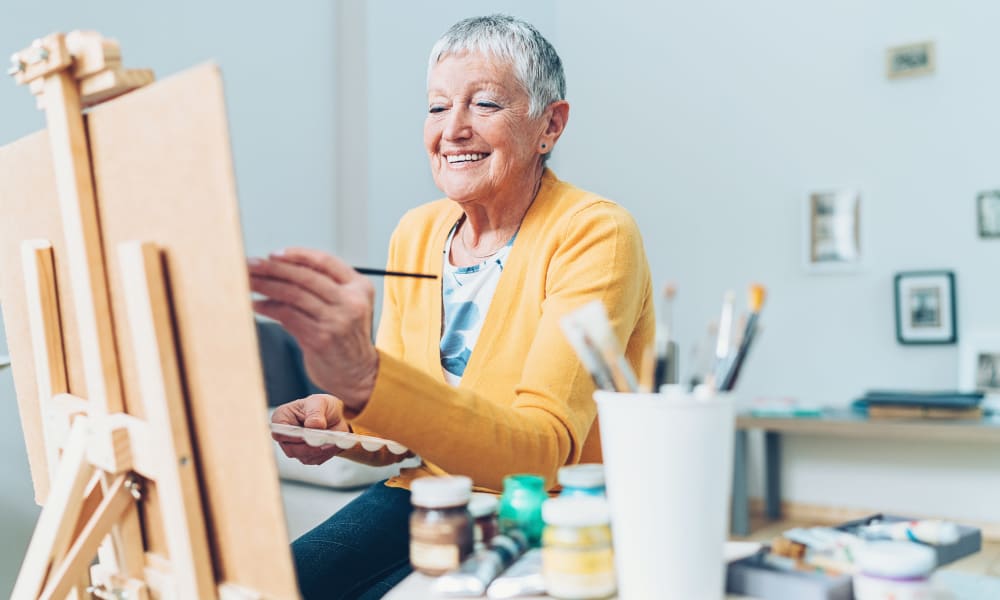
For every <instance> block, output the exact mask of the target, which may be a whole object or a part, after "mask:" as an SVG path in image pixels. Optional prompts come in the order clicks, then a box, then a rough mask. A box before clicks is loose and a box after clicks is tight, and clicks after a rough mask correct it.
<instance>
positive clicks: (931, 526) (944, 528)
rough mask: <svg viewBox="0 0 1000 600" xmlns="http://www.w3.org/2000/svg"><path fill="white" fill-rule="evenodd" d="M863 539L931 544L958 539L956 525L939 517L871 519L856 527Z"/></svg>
mask: <svg viewBox="0 0 1000 600" xmlns="http://www.w3.org/2000/svg"><path fill="white" fill-rule="evenodd" d="M858 535H860V536H861V537H863V538H865V539H883V540H898V541H910V542H923V543H925V544H931V545H935V546H936V545H941V544H954V543H955V542H957V541H958V538H959V533H958V525H956V524H954V523H952V522H950V521H942V520H940V519H924V520H921V521H893V522H885V521H873V522H871V523H869V524H868V525H862V526H861V527H859V528H858Z"/></svg>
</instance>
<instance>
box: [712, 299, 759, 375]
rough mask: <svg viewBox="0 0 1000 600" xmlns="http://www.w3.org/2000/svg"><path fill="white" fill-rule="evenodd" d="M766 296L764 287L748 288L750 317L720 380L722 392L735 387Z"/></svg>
mask: <svg viewBox="0 0 1000 600" xmlns="http://www.w3.org/2000/svg"><path fill="white" fill-rule="evenodd" d="M766 295H767V291H766V290H765V289H764V286H762V285H759V284H754V285H751V286H750V296H749V304H750V315H749V316H748V317H747V323H746V326H745V327H744V329H743V339H741V340H740V345H739V349H738V350H737V351H736V356H735V358H733V361H732V365H730V367H729V369H728V370H727V371H726V374H725V376H724V377H723V378H722V380H721V385H720V386H719V389H720V390H721V391H723V392H728V391H730V390H732V389H733V387H734V386H735V385H736V378H737V377H739V375H740V367H742V366H743V362H744V361H745V360H746V357H747V353H748V352H750V345H751V344H752V343H753V340H754V337H755V336H756V334H757V330H758V329H759V326H758V324H757V321H758V320H759V319H760V309H761V308H763V307H764V298H765V296H766Z"/></svg>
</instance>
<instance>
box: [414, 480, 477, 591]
mask: <svg viewBox="0 0 1000 600" xmlns="http://www.w3.org/2000/svg"><path fill="white" fill-rule="evenodd" d="M471 496H472V480H471V479H469V478H468V477H461V476H457V477H424V478H421V479H418V480H416V481H414V482H413V484H412V485H411V486H410V501H411V502H412V503H413V507H414V508H413V513H412V514H411V515H410V563H411V564H412V565H413V568H414V569H415V570H417V571H419V572H421V573H424V574H425V575H432V576H437V575H441V574H443V573H446V572H448V571H451V570H452V569H457V568H458V567H459V565H460V564H462V561H463V560H464V559H465V557H467V556H468V555H469V554H471V553H472V518H471V516H470V515H469V509H468V504H469V498H470V497H471Z"/></svg>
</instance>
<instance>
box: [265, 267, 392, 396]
mask: <svg viewBox="0 0 1000 600" xmlns="http://www.w3.org/2000/svg"><path fill="white" fill-rule="evenodd" d="M247 264H248V266H249V269H250V288H251V289H252V290H253V291H255V292H257V293H258V294H261V295H263V296H266V297H267V299H266V300H257V301H255V302H254V310H255V311H257V312H258V313H260V314H262V315H264V316H266V317H270V318H272V319H274V320H276V321H278V322H279V323H281V324H282V325H283V326H284V327H285V329H287V330H288V332H289V333H291V334H292V335H293V336H295V339H296V340H298V342H299V345H300V346H301V347H302V355H303V358H304V361H305V366H306V370H307V372H308V373H309V377H310V378H311V379H312V380H313V381H314V382H315V383H316V384H317V385H318V386H320V387H321V388H323V389H325V390H326V391H328V392H330V393H332V394H336V395H337V397H338V398H340V399H341V400H343V402H344V404H345V405H346V406H347V408H349V409H351V410H352V411H355V412H360V411H361V410H362V409H364V407H365V405H366V404H367V403H368V398H369V397H370V396H371V393H372V390H373V389H374V388H375V376H376V374H377V373H378V353H377V352H376V351H375V346H374V344H372V315H373V305H374V302H375V288H374V287H373V286H372V284H371V282H370V281H368V279H367V278H366V277H365V276H364V275H361V274H360V273H358V272H357V271H355V270H354V269H353V268H351V267H350V266H349V265H348V264H346V263H345V262H343V261H342V260H340V259H338V258H336V257H334V256H330V255H329V254H326V253H323V252H320V251H318V250H308V249H304V248H289V249H286V250H284V251H283V252H280V253H277V254H272V255H271V256H270V257H269V258H267V259H250V260H249V261H248V262H247Z"/></svg>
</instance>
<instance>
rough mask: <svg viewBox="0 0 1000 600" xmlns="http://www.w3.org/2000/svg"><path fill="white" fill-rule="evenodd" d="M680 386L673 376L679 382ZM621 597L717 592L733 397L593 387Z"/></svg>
mask: <svg viewBox="0 0 1000 600" xmlns="http://www.w3.org/2000/svg"><path fill="white" fill-rule="evenodd" d="M671 387H672V386H671ZM594 399H595V400H596V401H597V410H598V414H599V416H600V423H601V446H602V448H603V451H604V468H605V480H606V483H607V492H608V502H609V503H610V505H611V525H612V531H613V536H614V549H615V564H616V569H617V572H618V591H619V598H620V599H621V600H648V599H650V598H677V599H683V600H719V599H721V598H722V597H723V593H724V589H725V564H724V559H723V547H724V544H725V541H726V538H727V532H728V529H729V495H730V492H731V485H732V470H733V434H734V430H733V402H732V398H730V397H729V396H728V395H727V394H719V395H715V396H709V397H704V398H702V397H700V396H698V397H696V396H694V395H691V394H687V393H684V392H680V391H678V390H677V388H673V387H672V389H670V390H667V393H664V394H621V393H615V392H602V391H597V392H595V393H594Z"/></svg>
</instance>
